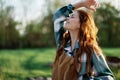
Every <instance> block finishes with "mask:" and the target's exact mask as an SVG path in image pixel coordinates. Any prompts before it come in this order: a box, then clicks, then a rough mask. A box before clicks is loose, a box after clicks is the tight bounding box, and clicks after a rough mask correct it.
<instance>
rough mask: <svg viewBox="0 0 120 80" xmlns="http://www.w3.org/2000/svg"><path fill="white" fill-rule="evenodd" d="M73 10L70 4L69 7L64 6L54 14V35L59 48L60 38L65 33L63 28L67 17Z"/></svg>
mask: <svg viewBox="0 0 120 80" xmlns="http://www.w3.org/2000/svg"><path fill="white" fill-rule="evenodd" d="M73 9H74V7H73V6H72V5H71V4H69V5H68V6H64V7H62V8H60V9H59V10H57V11H56V12H55V14H54V33H55V39H56V44H57V47H59V45H60V41H59V40H60V36H61V35H62V34H63V33H64V32H65V29H64V28H63V24H64V21H65V20H66V17H68V16H69V14H70V13H72V10H73Z"/></svg>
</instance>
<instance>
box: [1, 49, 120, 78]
mask: <svg viewBox="0 0 120 80" xmlns="http://www.w3.org/2000/svg"><path fill="white" fill-rule="evenodd" d="M55 52H56V51H55V48H41V49H19V50H1V51H0V80H27V78H28V77H29V78H30V77H40V76H51V75H52V74H51V67H49V66H48V65H49V64H50V63H51V62H53V60H54V58H55ZM103 52H104V53H105V54H106V55H111V56H119V57H120V55H119V52H120V48H103ZM114 52H115V53H114ZM111 69H112V71H113V73H114V75H115V77H116V80H119V79H120V69H119V68H113V67H112V68H111Z"/></svg>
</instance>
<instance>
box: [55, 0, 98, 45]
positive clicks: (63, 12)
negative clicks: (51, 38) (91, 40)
mask: <svg viewBox="0 0 120 80" xmlns="http://www.w3.org/2000/svg"><path fill="white" fill-rule="evenodd" d="M98 5H99V3H98V2H97V1H96V0H86V1H83V2H81V1H79V2H77V3H73V4H69V5H68V6H64V7H62V8H60V9H59V10H57V11H56V12H55V14H54V33H55V39H56V44H57V47H59V46H60V45H61V44H60V36H61V35H63V33H64V32H65V29H64V28H63V24H64V21H65V20H66V17H69V14H71V13H72V11H73V10H75V9H78V8H81V7H86V8H88V9H90V10H93V11H95V10H96V7H97V6H98ZM91 6H92V7H91Z"/></svg>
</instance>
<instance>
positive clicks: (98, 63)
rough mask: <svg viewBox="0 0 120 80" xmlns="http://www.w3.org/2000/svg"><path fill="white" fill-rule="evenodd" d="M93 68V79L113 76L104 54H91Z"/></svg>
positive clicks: (111, 78)
mask: <svg viewBox="0 0 120 80" xmlns="http://www.w3.org/2000/svg"><path fill="white" fill-rule="evenodd" d="M92 59H93V60H92V62H93V68H94V72H95V79H102V80H114V76H113V73H112V71H111V70H110V68H109V66H108V64H107V62H106V60H105V58H104V56H103V55H102V54H101V55H96V54H95V53H93V55H92Z"/></svg>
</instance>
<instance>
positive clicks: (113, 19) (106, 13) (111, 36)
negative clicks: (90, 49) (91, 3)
mask: <svg viewBox="0 0 120 80" xmlns="http://www.w3.org/2000/svg"><path fill="white" fill-rule="evenodd" d="M95 21H96V23H97V26H98V27H99V30H100V31H99V34H98V35H99V39H100V43H101V45H103V46H112V47H113V46H120V43H119V41H120V36H119V32H120V11H119V10H117V9H115V7H113V6H112V5H111V4H110V3H103V4H102V5H101V7H100V8H99V9H98V10H97V12H96V13H95Z"/></svg>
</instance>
